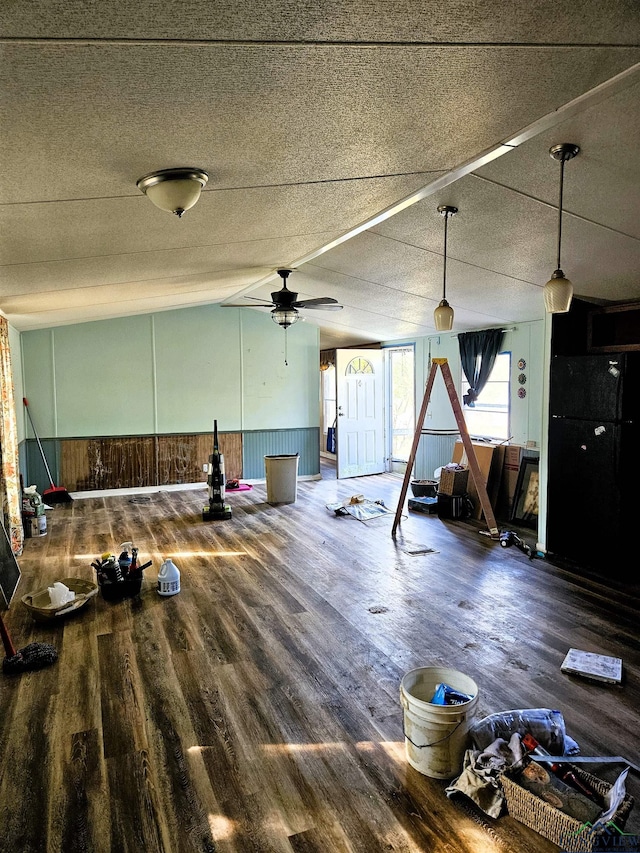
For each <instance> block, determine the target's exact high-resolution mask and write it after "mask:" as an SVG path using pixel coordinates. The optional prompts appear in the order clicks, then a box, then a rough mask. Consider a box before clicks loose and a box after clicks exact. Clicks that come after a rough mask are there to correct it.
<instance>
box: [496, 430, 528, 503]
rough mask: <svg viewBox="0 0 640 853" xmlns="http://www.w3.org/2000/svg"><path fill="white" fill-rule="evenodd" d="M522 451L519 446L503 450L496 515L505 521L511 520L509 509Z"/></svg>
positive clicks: (513, 445)
mask: <svg viewBox="0 0 640 853" xmlns="http://www.w3.org/2000/svg"><path fill="white" fill-rule="evenodd" d="M524 451H525V448H524V447H523V446H522V445H520V444H507V445H506V446H505V449H504V464H503V466H502V478H501V483H500V493H499V495H498V515H499V517H500V518H503V519H505V520H506V519H509V518H511V508H512V506H513V498H514V495H515V491H516V484H517V482H518V472H519V471H520V462H521V461H522V456H523V454H524Z"/></svg>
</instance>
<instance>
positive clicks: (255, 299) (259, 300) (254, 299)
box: [242, 294, 275, 305]
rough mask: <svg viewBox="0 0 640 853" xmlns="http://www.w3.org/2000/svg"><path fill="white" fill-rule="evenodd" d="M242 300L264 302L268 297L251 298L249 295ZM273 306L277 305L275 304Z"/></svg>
mask: <svg viewBox="0 0 640 853" xmlns="http://www.w3.org/2000/svg"><path fill="white" fill-rule="evenodd" d="M242 298H243V299H252V300H253V301H254V302H264V301H265V299H266V298H267V297H266V296H249V294H247V295H246V296H243V297H242ZM273 304H274V305H275V302H274V303H273Z"/></svg>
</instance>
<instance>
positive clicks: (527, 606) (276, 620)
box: [0, 466, 640, 853]
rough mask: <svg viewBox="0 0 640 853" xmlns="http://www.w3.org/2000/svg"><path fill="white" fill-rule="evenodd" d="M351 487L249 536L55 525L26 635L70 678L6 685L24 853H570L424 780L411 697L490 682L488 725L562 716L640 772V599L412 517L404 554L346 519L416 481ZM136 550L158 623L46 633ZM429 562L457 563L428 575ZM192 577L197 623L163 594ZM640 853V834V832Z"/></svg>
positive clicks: (126, 500) (197, 501)
mask: <svg viewBox="0 0 640 853" xmlns="http://www.w3.org/2000/svg"><path fill="white" fill-rule="evenodd" d="M325 467H326V466H325ZM326 473H327V476H326V477H325V478H324V479H323V480H322V481H310V482H301V483H300V484H299V487H298V500H297V502H296V503H295V504H292V505H288V506H279V507H272V506H270V505H268V504H267V503H266V489H265V487H264V486H256V487H255V488H254V489H253V491H249V492H238V493H230V494H229V496H228V499H229V502H230V503H231V505H232V507H233V518H232V520H231V521H221V522H203V521H202V518H201V511H202V505H203V503H204V502H205V499H206V492H205V489H204V488H203V489H202V490H198V491H188V490H185V491H179V492H169V491H161V492H157V493H154V494H152V495H151V496H150V501H149V502H147V503H140V502H132V500H131V498H130V496H117V497H104V498H90V499H84V500H75V501H74V502H73V503H72V504H69V505H61V506H59V507H56V508H55V510H53V511H51V512H49V513H48V531H49V532H48V534H47V536H46V537H42V538H37V539H32V540H28V541H27V543H26V547H25V551H24V555H23V556H22V557H21V558H20V560H19V562H20V566H21V569H22V573H23V574H22V580H21V583H20V586H19V588H18V591H17V593H16V596H15V598H14V601H13V603H12V605H11V608H10V610H9V612H8V613H6V614H5V620H6V623H7V625H8V627H9V630H10V631H11V634H12V636H13V640H14V643H15V645H16V646H17V647H18V648H22V647H24V646H25V645H26V644H27V643H29V642H33V641H39V642H50V643H53V644H54V645H55V646H56V648H57V649H58V650H59V660H58V662H57V663H56V664H55V665H54V666H51V667H49V668H48V669H44V670H41V671H39V672H29V673H24V674H22V675H19V676H0V827H1V829H0V835H1V837H2V841H1V843H0V849H1V850H2V851H3V853H30V851H49V853H59V851H63V853H75V851H78V853H81V851H82V853H84V851H99V852H100V853H102V851H114V853H125V851H126V853H128V851H136V853H140V851H148V853H156V851H165V853H183V851H184V853H188V851H189V853H190V851H203V852H204V851H214V850H215V851H280V853H310V851H324V853H326V851H362V853H375V851H391V850H393V851H407V853H409V851H429V852H430V853H454V851H467V853H494V851H516V853H544V852H545V851H552V850H557V848H556V847H555V846H554V845H553V844H551V843H550V842H548V841H546V840H545V839H543V838H542V837H541V836H539V835H538V834H537V833H535V832H534V831H533V830H530V829H528V828H527V827H525V826H523V825H522V824H520V823H518V822H517V821H515V820H513V819H512V818H510V817H508V816H505V817H502V818H500V819H499V820H497V821H494V820H491V819H489V818H486V817H484V816H483V815H481V813H479V812H476V811H474V810H473V809H472V808H464V807H463V806H462V805H461V804H460V803H458V802H454V801H450V800H448V799H447V798H446V797H445V795H444V788H445V787H446V783H444V782H439V781H436V780H433V779H429V778H427V777H426V776H423V775H421V774H420V773H418V772H417V771H415V770H413V769H412V768H411V767H410V766H409V765H408V764H407V762H406V759H405V754H404V745H403V735H402V711H401V707H400V703H399V684H400V680H401V678H402V676H403V674H404V673H405V672H407V671H408V670H409V669H412V668H414V667H417V666H423V665H424V666H426V665H446V666H451V667H454V668H456V669H459V670H461V671H463V672H465V673H467V674H469V675H470V676H471V677H472V678H474V680H475V681H476V682H477V684H478V685H479V702H478V708H477V715H478V716H484V715H485V714H489V713H493V712H496V711H500V710H507V709H514V708H535V707H549V708H558V709H560V710H561V711H562V712H563V714H564V717H565V720H566V724H567V730H568V732H569V733H570V734H571V735H572V736H573V737H574V738H576V739H577V740H578V742H579V743H580V745H581V747H582V751H583V753H584V754H591V755H594V754H595V755H598V754H600V755H603V754H604V755H618V754H622V755H626V756H627V757H629V758H630V759H631V760H634V761H635V762H637V763H640V760H639V759H638V738H639V726H638V708H639V704H638V698H639V696H640V680H639V678H638V664H639V662H640V638H639V632H638V624H639V620H638V600H639V596H638V589H637V587H636V588H631V587H627V588H626V589H625V588H624V587H622V586H621V585H619V584H618V585H616V586H615V587H614V588H613V589H610V588H609V586H608V584H607V580H606V574H607V571H606V567H603V578H602V579H597V578H594V577H589V578H588V579H586V578H582V577H581V576H580V574H579V573H574V572H572V571H569V570H567V569H566V568H562V567H560V566H554V565H552V564H551V563H548V562H546V561H544V560H533V561H530V560H528V559H527V557H526V556H525V555H524V554H522V553H521V552H520V551H518V550H517V549H516V548H509V549H505V548H501V547H500V546H499V545H498V544H497V543H495V542H491V541H490V540H488V539H486V538H484V537H482V536H480V535H478V533H477V526H479V525H476V526H474V525H473V524H464V523H461V522H444V521H441V520H439V519H438V518H437V517H436V516H424V515H418V514H413V513H411V514H410V515H409V516H408V517H406V518H405V519H404V520H403V521H402V525H401V527H400V530H399V535H398V538H397V539H396V541H394V540H392V538H391V536H390V531H391V525H392V521H393V515H392V514H390V515H388V516H386V517H383V518H380V519H376V520H374V521H371V522H368V523H367V524H364V523H361V522H359V521H357V520H356V519H354V518H351V517H338V516H336V515H335V514H334V513H332V512H329V511H328V510H327V509H326V504H327V503H329V502H332V501H337V500H342V499H345V498H348V497H349V496H351V495H352V494H356V493H362V494H364V495H365V496H366V497H368V498H371V499H383V500H384V501H385V503H386V505H387V506H388V507H390V508H391V509H394V510H395V501H396V500H397V496H398V494H399V491H400V486H401V480H400V479H399V478H397V477H394V476H391V475H380V476H374V477H366V478H361V479H359V480H341V481H338V480H336V479H332V478H331V477H330V476H329V471H328V469H327V472H326ZM532 538H533V537H532ZM125 540H133V541H134V542H135V543H136V544H137V545H138V546H139V548H140V557H141V558H142V560H146V559H148V558H149V559H152V560H153V566H152V568H151V569H148V570H147V572H146V573H145V580H144V583H143V587H142V593H141V595H140V596H139V597H137V598H134V599H128V600H124V601H122V602H117V603H115V602H114V603H110V602H106V601H104V600H103V599H102V598H100V597H97V598H95V599H93V600H92V601H91V602H89V603H88V605H87V606H86V607H84V608H83V609H81V610H79V611H78V612H77V613H76V614H74V615H72V616H70V617H67V618H66V619H63V620H61V621H59V622H56V623H54V624H45V625H42V624H36V623H35V622H33V620H32V618H31V616H30V614H29V613H28V612H27V610H26V609H25V608H24V607H23V606H22V604H21V603H20V597H21V596H22V595H24V594H25V593H27V592H31V591H34V590H36V589H38V588H40V587H42V586H44V585H47V584H50V583H52V582H53V581H54V580H56V579H60V578H63V577H65V576H66V577H68V576H78V577H83V578H86V579H93V572H92V569H91V568H90V562H91V561H92V559H94V558H95V557H96V556H99V555H100V554H101V553H102V552H103V551H105V550H114V549H118V546H119V545H120V543H121V542H124V541H125ZM423 547H430V548H433V549H435V551H436V553H431V554H427V555H422V556H417V555H412V554H410V553H408V552H410V551H416V550H420V549H421V548H423ZM166 556H171V557H172V558H173V560H174V562H175V563H176V565H177V566H178V567H179V568H180V570H181V584H182V591H181V592H180V594H179V595H177V596H175V597H171V598H162V597H160V596H159V595H158V594H157V592H156V589H155V580H156V577H157V571H158V569H159V567H160V563H161V561H162V559H163V558H164V557H166ZM630 561H633V562H637V556H636V555H635V554H632V553H631V552H630ZM377 611H382V612H377ZM570 646H577V647H580V648H584V649H588V650H590V651H595V652H601V653H604V654H611V655H618V656H621V657H622V658H623V659H624V664H625V672H626V677H625V683H624V686H622V687H609V686H600V685H597V684H592V683H588V682H586V681H583V680H580V679H578V678H573V677H570V676H567V675H563V674H562V673H561V672H560V664H561V662H562V660H563V658H564V655H565V653H566V651H567V649H568V648H569V647H570ZM595 770H596V771H597V772H599V773H600V774H601V775H603V776H604V777H605V778H609V779H610V778H612V774H613V773H614V769H613V768H612V767H611V766H602V767H596V768H595ZM630 789H631V792H632V793H633V794H634V795H635V796H636V797H638V796H639V795H640V785H639V780H638V777H637V776H634V777H630ZM636 811H639V809H638V808H636ZM627 828H628V829H629V831H634V830H636V831H638V832H639V833H640V823H639V822H638V819H637V817H636V815H635V812H634V813H632V817H631V820H630V822H629V825H628V827H627Z"/></svg>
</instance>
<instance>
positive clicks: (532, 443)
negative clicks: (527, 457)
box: [527, 441, 538, 450]
mask: <svg viewBox="0 0 640 853" xmlns="http://www.w3.org/2000/svg"><path fill="white" fill-rule="evenodd" d="M537 446H538V442H537V441H528V442H527V447H528V448H529V450H534V449H535V448H536V447H537Z"/></svg>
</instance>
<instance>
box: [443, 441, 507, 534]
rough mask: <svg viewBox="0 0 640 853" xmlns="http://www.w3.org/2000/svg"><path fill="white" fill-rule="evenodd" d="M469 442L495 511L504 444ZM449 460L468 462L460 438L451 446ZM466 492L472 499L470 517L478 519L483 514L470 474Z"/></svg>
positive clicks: (460, 462) (465, 463) (461, 462)
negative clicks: (451, 453) (451, 452)
mask: <svg viewBox="0 0 640 853" xmlns="http://www.w3.org/2000/svg"><path fill="white" fill-rule="evenodd" d="M471 444H472V445H473V450H474V452H475V455H476V459H477V460H478V467H479V468H480V474H481V475H482V478H483V481H484V484H485V488H486V490H487V494H488V495H489V503H490V504H491V508H492V509H493V510H494V512H495V511H496V507H497V506H498V495H499V492H500V482H501V479H502V468H503V463H504V456H505V445H504V444H493V443H491V442H485V441H472V442H471ZM451 461H452V462H457V463H458V464H464V465H467V464H468V462H467V458H466V454H465V450H464V445H463V443H462V441H461V440H460V439H458V441H456V443H455V444H454V446H453V458H452V460H451ZM516 478H517V472H516ZM514 490H515V484H514ZM468 492H469V497H470V498H471V500H472V501H473V513H472V515H471V517H472V518H475V519H480V518H482V515H483V513H482V507H481V505H480V498H479V497H478V492H477V490H476V487H475V484H474V482H473V477H471V476H470V477H469V485H468Z"/></svg>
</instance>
